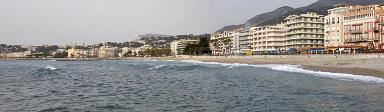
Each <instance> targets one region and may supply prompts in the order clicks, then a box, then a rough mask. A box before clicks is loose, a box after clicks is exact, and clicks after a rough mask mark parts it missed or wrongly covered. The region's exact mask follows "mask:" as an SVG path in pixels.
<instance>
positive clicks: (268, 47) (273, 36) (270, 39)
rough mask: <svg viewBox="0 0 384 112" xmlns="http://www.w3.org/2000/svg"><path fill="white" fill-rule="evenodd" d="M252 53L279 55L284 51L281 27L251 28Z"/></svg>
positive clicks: (283, 32)
mask: <svg viewBox="0 0 384 112" xmlns="http://www.w3.org/2000/svg"><path fill="white" fill-rule="evenodd" d="M251 32H252V40H251V43H252V51H253V53H254V54H271V53H279V52H280V51H283V50H285V44H286V43H285V31H284V27H283V25H276V26H260V27H252V28H251Z"/></svg>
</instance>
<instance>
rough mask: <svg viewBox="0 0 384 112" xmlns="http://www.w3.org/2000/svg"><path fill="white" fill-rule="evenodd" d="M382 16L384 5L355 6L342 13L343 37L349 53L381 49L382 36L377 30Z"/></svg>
mask: <svg viewBox="0 0 384 112" xmlns="http://www.w3.org/2000/svg"><path fill="white" fill-rule="evenodd" d="M383 14H384V5H367V6H361V5H356V6H351V9H349V10H348V11H347V12H346V13H344V22H343V28H344V35H343V37H344V41H345V44H347V45H349V46H350V51H351V52H354V53H356V51H357V50H358V51H361V52H366V51H372V50H380V49H383V44H382V42H383V36H382V35H381V34H382V32H381V31H380V29H379V28H380V24H381V23H380V16H382V15H383ZM380 33H381V34H380Z"/></svg>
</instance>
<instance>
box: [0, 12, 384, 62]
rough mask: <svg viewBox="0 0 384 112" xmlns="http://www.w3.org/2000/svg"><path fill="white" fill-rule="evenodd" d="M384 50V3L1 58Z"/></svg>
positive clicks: (7, 48)
mask: <svg viewBox="0 0 384 112" xmlns="http://www.w3.org/2000/svg"><path fill="white" fill-rule="evenodd" d="M383 52H384V5H382V4H380V5H379V4H373V5H346V4H338V5H334V7H333V8H330V9H328V14H327V15H320V14H317V13H314V12H306V13H302V14H297V15H289V16H288V17H286V18H285V19H284V20H283V21H281V22H280V23H278V24H270V25H257V26H254V25H244V26H243V27H241V28H236V29H231V30H226V31H219V32H214V33H212V34H202V35H193V34H191V35H177V36H171V35H161V34H147V35H141V36H139V38H138V39H136V40H134V41H132V42H124V43H117V42H106V43H100V44H95V45H86V44H72V45H66V46H58V45H44V46H22V45H5V44H1V45H0V53H1V54H0V57H1V58H102V59H112V58H121V57H166V56H173V55H215V56H230V55H243V56H244V55H248V56H250V55H295V54H357V53H383Z"/></svg>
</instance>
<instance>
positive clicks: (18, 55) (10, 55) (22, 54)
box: [3, 51, 32, 58]
mask: <svg viewBox="0 0 384 112" xmlns="http://www.w3.org/2000/svg"><path fill="white" fill-rule="evenodd" d="M31 54H32V52H31V51H24V52H14V53H7V54H4V55H3V57H6V58H25V57H28V55H31Z"/></svg>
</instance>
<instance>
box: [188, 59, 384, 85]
mask: <svg viewBox="0 0 384 112" xmlns="http://www.w3.org/2000/svg"><path fill="white" fill-rule="evenodd" d="M181 62H186V63H195V64H215V65H222V66H226V67H228V68H233V67H240V66H247V67H256V68H267V69H271V70H276V71H284V72H293V73H305V74H311V75H314V76H319V77H328V78H335V79H341V80H358V81H363V82H375V83H384V79H382V78H378V77H373V76H364V75H355V74H347V73H332V72H322V71H313V70H306V69H303V68H302V67H301V66H300V65H289V64H265V65H250V64H240V63H233V64H229V63H219V62H202V61H195V60H181Z"/></svg>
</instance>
